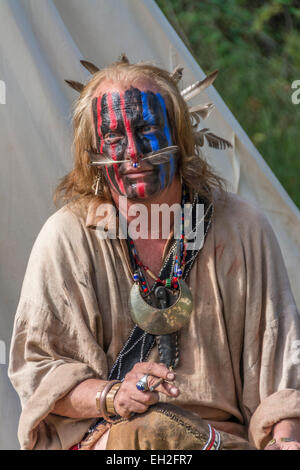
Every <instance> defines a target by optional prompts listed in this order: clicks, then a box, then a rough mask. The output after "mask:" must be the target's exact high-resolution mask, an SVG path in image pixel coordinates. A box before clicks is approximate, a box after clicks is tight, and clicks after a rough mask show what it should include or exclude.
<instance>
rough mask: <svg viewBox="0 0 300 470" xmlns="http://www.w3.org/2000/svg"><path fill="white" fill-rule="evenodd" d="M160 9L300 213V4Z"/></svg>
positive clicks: (193, 1) (240, 1)
mask: <svg viewBox="0 0 300 470" xmlns="http://www.w3.org/2000/svg"><path fill="white" fill-rule="evenodd" d="M156 2H157V4H158V5H159V6H160V8H161V9H162V11H163V12H164V13H165V15H166V16H167V18H168V19H169V21H170V22H171V23H172V25H173V26H174V28H175V29H176V30H177V32H178V34H179V35H180V36H181V38H182V39H183V41H184V42H185V44H186V45H187V47H188V48H189V50H190V51H191V53H192V54H193V56H194V57H195V58H196V60H197V61H198V63H199V64H200V66H201V67H202V69H203V70H204V72H205V73H209V72H212V71H213V70H215V69H216V68H217V69H219V75H218V78H217V80H216V81H215V83H214V86H215V87H216V89H217V90H218V92H219V93H220V95H221V96H222V98H223V99H224V101H225V103H226V104H227V105H228V107H229V108H230V110H231V111H232V112H233V114H234V115H235V117H236V118H237V119H238V121H239V122H240V124H241V125H242V127H243V128H244V129H245V131H246V132H247V134H248V135H249V137H250V138H251V139H252V141H253V143H254V144H255V145H256V147H257V148H258V150H259V151H260V152H261V154H262V155H263V157H264V158H265V160H266V162H267V163H268V164H269V166H270V167H271V169H272V170H273V172H274V173H275V175H276V176H277V178H278V179H279V181H280V182H281V183H282V185H283V186H284V187H285V189H286V190H287V192H288V193H289V195H290V196H291V198H292V199H293V200H294V202H295V203H296V204H297V205H298V207H300V184H299V181H300V155H299V143H300V139H299V123H300V104H298V105H296V104H293V103H292V100H291V96H292V93H293V92H294V91H295V90H292V88H291V85H292V83H293V81H294V80H300V1H297V0H266V1H263V0H156Z"/></svg>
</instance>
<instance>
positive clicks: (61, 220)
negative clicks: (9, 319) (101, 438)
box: [9, 211, 107, 450]
mask: <svg viewBox="0 0 300 470" xmlns="http://www.w3.org/2000/svg"><path fill="white" fill-rule="evenodd" d="M88 253H89V246H88V241H87V240H86V239H85V236H84V231H83V230H81V227H80V223H79V222H78V221H77V222H76V218H75V217H74V216H71V215H70V214H66V213H65V212H63V213H62V212H61V211H59V213H57V214H56V215H54V216H52V217H51V218H50V219H49V220H48V221H47V222H46V224H45V226H44V227H43V229H42V231H41V232H40V234H39V236H38V238H37V240H36V242H35V245H34V247H33V250H32V253H31V256H30V259H29V263H28V266H27V270H26V275H25V279H24V282H23V287H22V292H21V297H20V301H19V305H18V310H17V313H16V317H15V323H14V330H13V336H12V342H11V352H10V363H9V377H10V380H11V382H12V384H13V386H14V387H15V389H16V391H17V393H18V395H19V397H20V400H21V406H22V412H21V416H20V421H19V430H18V437H19V441H20V444H21V448H22V449H44V450H45V449H68V448H70V447H71V446H72V445H74V444H76V443H77V442H79V441H80V440H81V438H82V437H83V435H84V434H85V433H86V431H87V430H88V427H89V426H90V424H91V423H92V422H93V421H94V419H89V420H86V419H84V420H80V419H72V418H68V417H63V416H58V415H55V414H53V413H52V410H53V409H54V407H55V403H56V402H57V401H58V400H59V399H61V398H62V397H63V396H65V395H67V394H68V392H69V391H70V390H72V388H74V387H75V386H76V385H78V384H79V383H80V382H82V381H84V380H86V379H88V378H92V377H93V378H106V376H107V361H106V355H105V353H104V351H103V347H102V346H103V338H102V322H101V315H100V312H99V307H98V303H97V298H96V295H95V292H94V289H93V282H92V267H91V263H90V262H89V257H88Z"/></svg>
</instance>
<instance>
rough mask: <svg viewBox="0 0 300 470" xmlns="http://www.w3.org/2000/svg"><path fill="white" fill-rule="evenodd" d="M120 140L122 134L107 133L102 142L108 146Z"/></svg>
mask: <svg viewBox="0 0 300 470" xmlns="http://www.w3.org/2000/svg"><path fill="white" fill-rule="evenodd" d="M121 138H122V134H120V133H119V132H108V133H107V134H105V136H104V140H105V141H106V142H107V143H108V144H114V143H115V142H118V140H120V139H121Z"/></svg>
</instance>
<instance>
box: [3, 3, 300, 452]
mask: <svg viewBox="0 0 300 470" xmlns="http://www.w3.org/2000/svg"><path fill="white" fill-rule="evenodd" d="M124 51H125V52H126V53H127V55H128V56H129V58H130V60H131V61H132V62H134V61H138V60H150V61H154V62H155V63H156V64H157V65H159V66H162V67H165V68H167V69H169V70H172V69H173V68H174V67H175V66H176V65H178V64H179V63H180V64H182V66H184V68H185V74H184V79H183V84H182V86H187V85H189V84H190V83H192V82H193V81H195V80H197V79H201V78H203V76H204V73H203V71H202V70H201V68H200V67H199V66H198V65H197V63H196V62H195V60H194V59H193V57H192V56H191V55H190V53H189V52H188V51H187V49H186V48H185V46H184V45H183V43H182V42H181V40H180V39H179V38H178V36H177V34H176V33H175V32H174V30H173V29H172V27H171V26H170V25H169V24H168V22H167V20H166V19H165V18H164V16H163V15H162V13H161V12H160V10H159V9H158V7H157V6H156V4H155V3H154V1H153V0H122V1H120V0H1V1H0V80H2V81H4V82H5V85H6V87H5V88H6V96H5V98H6V99H5V102H6V104H2V103H3V101H4V99H3V96H0V103H1V104H0V149H1V165H2V166H1V170H2V171H1V175H0V178H1V184H0V197H1V207H0V211H1V212H0V213H1V225H0V226H1V232H0V262H1V264H0V299H1V304H0V308H1V311H0V423H1V424H0V449H17V448H18V447H19V445H18V442H17V437H16V430H17V423H18V416H19V411H20V407H19V401H18V397H17V396H16V394H15V392H14V390H13V388H12V386H11V385H10V383H9V380H8V378H7V361H8V352H9V345H10V337H11V332H12V326H13V318H14V314H15V310H16V307H17V303H18V297H19V293H20V288H21V284H22V279H23V275H24V272H25V268H26V264H27V260H28V256H29V253H30V250H31V247H32V245H33V242H34V240H35V238H36V236H37V234H38V232H39V230H40V228H41V226H42V224H43V223H44V221H45V220H46V219H47V218H48V216H49V215H50V214H51V213H53V212H54V210H55V208H54V207H53V205H52V202H51V194H52V192H53V189H54V188H55V185H56V183H57V181H58V179H59V178H60V177H62V176H63V175H64V174H65V173H66V172H67V171H68V170H69V169H70V167H71V162H72V159H71V152H70V146H71V105H72V101H73V99H74V98H75V96H76V93H75V92H73V91H72V90H71V89H69V88H68V87H67V85H65V83H64V79H65V78H69V79H74V80H79V81H80V80H86V79H87V78H88V77H89V74H88V72H87V71H86V70H85V69H83V67H82V66H81V65H80V63H79V60H80V59H86V60H91V61H93V62H95V63H96V64H98V65H99V66H101V65H106V64H109V63H110V62H111V61H113V60H115V59H116V58H117V57H118V56H119V55H120V54H121V52H124ZM206 72H210V71H206ZM3 88H4V87H3V86H2V87H1V90H3ZM270 99H272V97H271V96H270ZM208 101H210V102H213V103H214V104H215V106H216V109H215V111H214V112H213V113H212V114H211V116H210V117H209V119H208V120H206V122H205V127H210V128H211V129H212V130H213V131H215V132H216V133H219V134H220V135H223V136H225V137H227V138H228V139H230V140H231V141H232V143H233V144H234V149H233V150H232V151H226V152H220V151H218V152H214V151H212V150H211V149H209V150H206V155H207V158H208V159H209V160H210V161H211V162H212V163H213V164H214V166H215V167H216V168H217V169H218V171H219V172H220V173H221V174H222V175H223V176H225V177H226V178H227V179H228V180H229V181H230V185H231V186H230V189H231V190H233V191H234V192H236V193H238V194H239V195H241V196H242V197H244V198H246V199H247V200H249V201H250V202H252V203H254V204H255V205H256V206H258V207H260V209H262V210H263V211H264V212H265V214H266V215H267V217H268V219H269V221H270V222H271V224H272V226H273V228H274V230H275V233H276V235H277V237H278V240H279V243H280V246H281V249H282V252H283V255H284V258H285V261H286V265H287V268H288V272H289V276H290V281H291V284H292V289H293V293H294V295H295V298H296V301H297V304H298V307H300V292H299V289H297V286H298V285H299V272H300V269H299V267H300V236H299V233H300V214H299V210H298V209H297V208H296V206H295V205H294V204H293V202H292V201H291V200H290V198H289V197H288V195H287V194H286V192H285V191H284V189H283V188H282V186H281V185H280V184H279V183H278V181H277V179H276V178H275V176H274V175H273V173H272V172H271V170H270V169H269V168H268V166H267V165H266V163H265V162H264V160H263V158H262V157H261V155H260V154H259V153H258V151H257V150H256V149H255V147H254V146H253V144H252V143H251V142H250V140H249V139H248V137H247V135H246V134H245V132H244V131H243V129H242V128H241V126H240V125H239V123H237V121H236V120H235V118H234V117H233V115H232V114H231V112H230V111H229V110H228V108H227V107H226V105H225V104H224V102H223V101H222V98H221V97H220V96H219V95H218V93H217V92H216V91H215V90H214V88H213V87H210V88H209V90H207V93H206V94H205V95H203V96H202V95H201V97H198V98H195V99H194V100H192V101H191V104H196V103H198V102H208ZM241 124H242V123H241ZM295 145H296V143H295Z"/></svg>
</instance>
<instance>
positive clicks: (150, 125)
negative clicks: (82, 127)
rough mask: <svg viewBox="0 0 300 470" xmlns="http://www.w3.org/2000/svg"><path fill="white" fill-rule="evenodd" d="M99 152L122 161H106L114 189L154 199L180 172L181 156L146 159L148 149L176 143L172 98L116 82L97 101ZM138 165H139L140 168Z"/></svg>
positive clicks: (142, 197) (106, 172)
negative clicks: (171, 120)
mask: <svg viewBox="0 0 300 470" xmlns="http://www.w3.org/2000/svg"><path fill="white" fill-rule="evenodd" d="M92 109H93V117H94V124H95V135H96V146H97V152H99V153H102V154H104V155H105V156H106V157H108V158H109V159H110V160H118V161H122V162H123V163H121V164H117V163H116V164H114V165H110V166H105V170H104V174H105V176H106V179H107V182H108V184H109V185H110V187H111V188H112V190H113V191H116V192H117V193H118V194H120V195H123V196H127V197H128V198H131V199H145V198H150V197H152V196H154V195H156V194H157V193H159V192H160V191H162V190H163V189H165V188H167V187H168V186H169V185H170V184H171V183H172V181H173V179H174V177H175V174H176V159H175V156H174V155H170V158H169V160H168V161H167V162H166V163H161V164H159V165H154V164H151V162H150V161H141V157H143V156H144V155H145V154H147V153H149V152H152V151H157V150H160V149H163V148H165V147H168V146H170V145H173V140H172V136H171V130H170V124H169V120H168V115H167V109H166V103H165V100H164V98H163V97H162V95H161V94H160V93H159V92H157V91H152V90H151V89H149V87H145V86H144V87H142V86H140V87H138V86H137V85H136V87H133V86H131V87H125V86H120V85H115V87H108V91H105V89H104V90H103V92H102V93H101V92H100V93H99V95H98V96H96V97H95V98H94V99H93V101H92ZM136 166H137V167H136Z"/></svg>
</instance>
